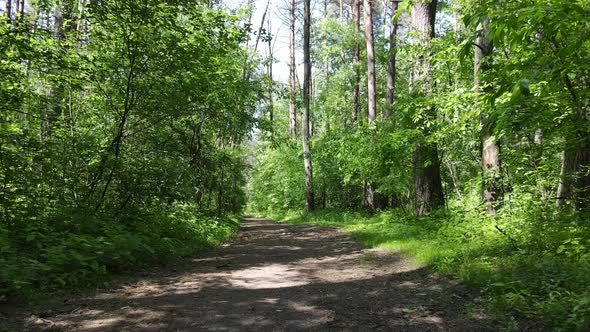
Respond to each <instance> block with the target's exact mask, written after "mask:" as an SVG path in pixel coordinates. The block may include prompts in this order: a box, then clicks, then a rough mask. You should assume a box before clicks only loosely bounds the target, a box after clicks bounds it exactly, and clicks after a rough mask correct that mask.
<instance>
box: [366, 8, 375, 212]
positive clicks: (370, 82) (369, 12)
mask: <svg viewBox="0 0 590 332" xmlns="http://www.w3.org/2000/svg"><path fill="white" fill-rule="evenodd" d="M372 6H373V1H372V0H364V21H365V42H366V44H367V122H368V123H369V125H371V124H372V123H373V122H374V121H375V118H376V114H377V83H376V79H375V50H374V40H373V39H374V38H373V37H374V36H373V8H372ZM365 204H366V206H367V209H368V210H369V211H374V210H375V188H374V185H373V184H372V183H365Z"/></svg>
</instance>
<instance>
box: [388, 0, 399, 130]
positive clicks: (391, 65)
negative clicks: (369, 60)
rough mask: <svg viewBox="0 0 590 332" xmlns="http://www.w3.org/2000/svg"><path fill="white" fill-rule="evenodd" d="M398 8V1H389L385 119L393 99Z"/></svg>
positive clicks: (389, 114) (391, 109) (389, 115)
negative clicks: (389, 18)
mask: <svg viewBox="0 0 590 332" xmlns="http://www.w3.org/2000/svg"><path fill="white" fill-rule="evenodd" d="M398 7H399V1H398V0H391V20H390V22H389V50H388V57H387V97H386V100H385V103H386V108H385V117H386V118H389V117H391V115H392V114H393V102H394V99H395V74H396V72H395V65H396V54H397V29H398V24H397V17H396V14H397V10H398Z"/></svg>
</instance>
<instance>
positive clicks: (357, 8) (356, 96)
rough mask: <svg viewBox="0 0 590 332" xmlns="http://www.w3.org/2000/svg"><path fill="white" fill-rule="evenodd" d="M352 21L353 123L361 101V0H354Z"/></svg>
mask: <svg viewBox="0 0 590 332" xmlns="http://www.w3.org/2000/svg"><path fill="white" fill-rule="evenodd" d="M352 12H353V13H352V16H353V21H354V23H353V24H354V37H355V39H356V40H355V42H354V49H353V50H352V67H353V70H354V78H353V80H354V81H353V84H352V104H353V106H352V114H351V117H350V122H352V123H354V122H356V120H357V119H358V116H359V114H360V113H361V103H360V81H361V73H360V62H361V48H360V45H359V42H358V37H359V31H360V25H361V0H354V7H353V11H352Z"/></svg>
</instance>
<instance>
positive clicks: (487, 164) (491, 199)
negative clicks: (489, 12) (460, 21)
mask: <svg viewBox="0 0 590 332" xmlns="http://www.w3.org/2000/svg"><path fill="white" fill-rule="evenodd" d="M489 34H490V29H489V21H488V20H487V19H484V21H483V22H482V32H481V35H479V36H478V38H477V42H476V45H475V58H474V66H473V71H474V73H473V77H474V80H473V85H474V91H475V92H478V93H479V92H481V91H482V87H481V76H480V75H481V73H482V72H484V71H486V70H487V69H488V68H487V66H485V63H484V61H485V58H486V57H488V56H490V55H491V54H492V50H493V45H492V42H491V41H490V38H489ZM480 122H481V127H482V129H481V169H482V191H481V195H482V201H483V205H484V207H485V209H486V213H488V214H495V213H496V209H497V207H498V201H499V200H500V199H501V195H502V188H501V186H500V174H501V169H500V167H501V163H500V143H499V142H498V140H497V139H496V138H495V136H494V135H493V128H494V124H493V123H492V122H491V121H490V120H489V119H487V118H486V117H485V115H484V114H483V113H480Z"/></svg>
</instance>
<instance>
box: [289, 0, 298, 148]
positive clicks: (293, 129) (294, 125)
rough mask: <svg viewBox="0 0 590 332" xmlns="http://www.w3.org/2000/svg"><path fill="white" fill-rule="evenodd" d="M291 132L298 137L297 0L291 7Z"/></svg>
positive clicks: (292, 1) (293, 0)
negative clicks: (296, 79)
mask: <svg viewBox="0 0 590 332" xmlns="http://www.w3.org/2000/svg"><path fill="white" fill-rule="evenodd" d="M289 134H290V135H291V138H293V139H295V137H297V106H296V85H295V0H291V7H290V8H289Z"/></svg>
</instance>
